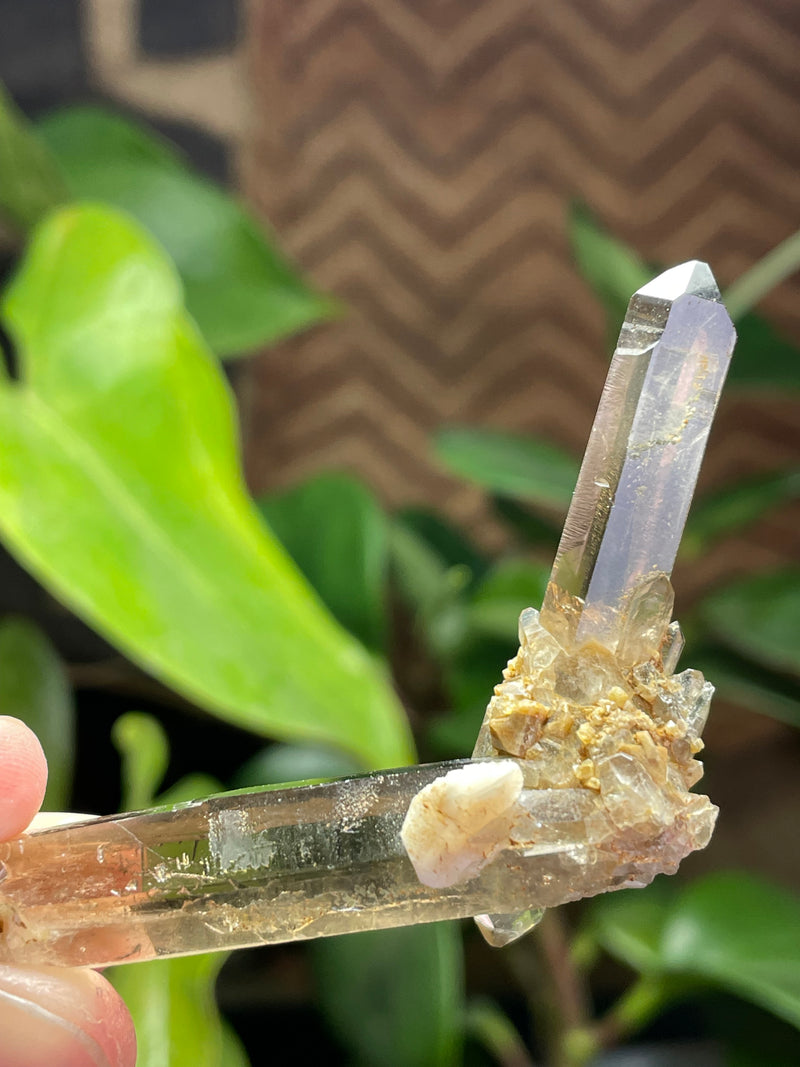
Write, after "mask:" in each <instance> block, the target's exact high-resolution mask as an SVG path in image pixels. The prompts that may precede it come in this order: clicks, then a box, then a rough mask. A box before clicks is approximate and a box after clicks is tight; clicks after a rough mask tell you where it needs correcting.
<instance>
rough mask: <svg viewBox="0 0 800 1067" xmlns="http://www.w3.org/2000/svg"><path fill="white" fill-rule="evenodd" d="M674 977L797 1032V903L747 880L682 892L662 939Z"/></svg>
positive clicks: (726, 877)
mask: <svg viewBox="0 0 800 1067" xmlns="http://www.w3.org/2000/svg"><path fill="white" fill-rule="evenodd" d="M663 953H664V963H665V966H666V967H668V968H669V969H670V970H672V971H676V972H677V971H684V972H686V973H688V974H693V975H697V976H698V977H702V978H706V979H710V980H713V981H714V982H716V983H717V984H718V985H720V986H722V987H724V988H726V989H729V990H730V991H731V992H734V993H738V994H739V996H742V997H745V998H746V999H748V1000H752V1001H754V1003H756V1004H760V1005H761V1006H762V1007H764V1008H767V1009H768V1010H769V1011H772V1012H774V1013H775V1014H776V1015H779V1016H781V1017H782V1018H784V1019H787V1020H788V1021H789V1022H791V1023H793V1024H794V1025H795V1026H798V1027H800V899H798V898H797V897H796V896H794V895H793V894H791V893H788V892H786V891H785V890H782V889H779V888H778V887H777V886H774V885H770V884H769V883H768V882H764V881H761V880H760V879H756V878H753V877H751V876H749V875H745V874H719V875H714V876H712V877H709V878H705V879H703V880H702V881H700V882H697V883H695V884H694V885H692V886H690V887H689V888H688V889H687V890H685V891H684V892H683V893H682V894H681V897H680V899H679V901H678V904H677V905H676V907H675V908H674V910H673V911H672V913H671V916H670V920H669V923H668V925H667V927H666V929H665V931H664V939H663Z"/></svg>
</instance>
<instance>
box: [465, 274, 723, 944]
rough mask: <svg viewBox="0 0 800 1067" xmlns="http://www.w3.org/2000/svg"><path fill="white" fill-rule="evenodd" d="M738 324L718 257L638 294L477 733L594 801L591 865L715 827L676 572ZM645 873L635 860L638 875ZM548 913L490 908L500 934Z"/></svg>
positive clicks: (535, 778)
mask: <svg viewBox="0 0 800 1067" xmlns="http://www.w3.org/2000/svg"><path fill="white" fill-rule="evenodd" d="M735 336H736V335H735V331H734V329H733V325H732V323H731V320H730V318H729V316H728V314H727V312H726V310H725V307H724V306H723V304H722V303H721V299H720V293H719V289H718V288H717V285H716V282H715V281H714V277H713V275H712V273H711V271H710V270H709V268H708V266H707V265H706V264H705V263H698V262H691V263H684V264H683V265H682V266H679V267H675V268H673V269H672V270H668V271H666V272H665V273H664V274H661V275H660V276H659V277H658V278H656V279H655V280H654V281H652V282H650V283H649V284H648V285H645V286H644V287H643V288H642V289H640V290H639V291H638V292H637V293H635V294H634V295H633V297H632V299H631V302H630V304H629V306H628V312H627V315H626V316H625V321H624V323H623V326H622V332H621V333H620V338H619V343H618V344H617V348H616V351H615V353H614V358H613V360H612V363H611V367H610V370H609V374H608V378H607V380H606V384H605V388H604V390H603V394H602V397H601V400H600V405H599V408H598V411H597V415H596V417H595V421H594V425H593V427H592V432H591V436H590V438H589V443H588V446H587V448H586V454H585V456H584V459H583V464H582V466H581V470H580V474H579V476H578V483H577V486H576V489H575V493H574V496H573V498H572V503H571V506H570V509H569V513H568V515H567V519H566V523H565V525H564V532H563V534H562V537H561V543H560V545H559V548H558V552H557V555H556V559H555V563H554V565H553V570H552V574H551V576H550V582H549V585H548V588H547V592H546V595H545V599H544V604H543V605H542V610H541V612H537V611H535V610H533V609H531V608H529V609H528V610H526V611H524V612H523V613H522V616H521V619H520V635H519V636H520V651H519V653H518V655H517V656H516V657H515V659H513V660H512V661H511V662H510V663H509V665H508V667H507V669H506V671H505V672H504V680H503V682H502V683H501V684H500V685H499V686H497V687H496V689H495V695H494V697H493V699H492V701H491V703H490V704H489V707H488V710H487V713H486V718H485V720H484V724H483V727H482V729H481V732H480V735H479V738H478V743H477V745H476V748H475V755H476V756H495V757H496V756H513V757H516V758H517V759H522V760H525V761H526V765H527V779H526V781H527V783H528V784H529V785H530V786H532V787H533V788H534V789H535V790H537V791H541V792H540V793H539V794H538V796H539V798H541V797H542V796H545V795H547V794H549V793H552V795H553V798H554V800H558V801H559V802H562V803H567V802H568V803H569V804H571V805H572V807H573V809H574V810H575V811H576V812H577V811H579V810H580V811H581V812H583V806H586V814H585V815H584V817H583V819H582V822H580V823H579V825H581V827H582V832H581V833H580V834H577V835H576V836H575V837H574V838H573V839H572V840H570V839H569V838H566V837H565V838H564V839H563V844H564V847H565V849H566V851H567V852H568V853H570V854H572V855H576V856H578V855H580V854H581V852H582V851H583V854H584V856H585V865H587V866H593V865H595V864H596V863H597V849H598V848H613V844H612V842H613V840H614V838H615V836H618V837H619V839H620V840H622V839H624V840H626V841H627V842H630V841H631V840H632V835H633V836H634V837H638V839H639V840H640V843H641V847H642V849H647V848H650V849H662V850H663V856H664V862H665V864H666V865H667V866H669V865H671V864H673V863H674V862H675V861H676V859H679V858H680V856H681V855H682V854H685V853H686V852H688V851H691V850H692V849H694V848H699V847H703V846H704V845H705V844H706V843H707V841H708V838H709V836H710V833H711V829H712V828H713V825H714V818H715V814H716V809H715V808H714V807H713V805H711V803H710V802H709V801H708V799H707V798H706V797H702V796H698V795H695V794H692V793H689V792H688V790H689V788H690V787H691V786H692V785H693V784H694V782H696V781H697V779H698V778H699V777H700V774H701V773H702V772H701V767H700V765H699V764H698V763H697V762H696V761H695V760H694V758H693V757H694V755H695V754H696V753H697V752H699V751H700V749H701V747H702V742H701V741H700V733H701V731H702V728H703V725H704V724H705V719H706V716H707V714H708V707H709V702H710V699H711V694H712V693H713V687H712V686H711V685H709V684H708V683H707V682H705V680H704V678H703V676H702V675H701V674H700V673H699V671H692V670H689V671H684V672H683V674H680V675H677V676H675V675H674V673H673V672H674V669H675V666H676V664H677V661H678V657H679V655H680V651H681V647H682V645H683V638H682V636H681V633H680V628H679V627H678V625H677V623H673V622H671V618H672V606H673V592H672V586H671V584H670V574H671V571H672V566H673V564H674V562H675V556H676V554H677V551H678V545H679V543H680V539H681V535H682V533H683V527H684V524H685V522H686V515H687V512H688V510H689V504H690V503H691V499H692V495H693V493H694V489H695V483H696V480H697V474H698V471H699V468H700V462H701V459H702V457H703V452H704V450H705V446H706V440H707V438H708V433H709V430H710V427H711V422H712V420H713V417H714V413H715V411H716V408H717V403H718V401H719V396H720V391H721V389H722V385H723V382H724V380H725V375H726V372H727V369H728V363H729V360H730V356H731V352H732V350H733V345H734V341H735ZM540 802H541V800H538V801H537V803H540ZM552 820H553V815H552V812H550V813H549V814H548V816H547V817H546V818H545V817H543V818H542V820H541V823H540V827H541V829H540V833H541V834H549V833H552V831H553V826H554V823H553V821H552ZM533 837H534V839H536V837H537V835H536V833H535V832H534V833H533ZM637 879H638V876H637V875H636V872H635V871H634V870H633V869H632V870H631V872H630V878H629V879H628V880H627V883H628V884H634V883H637ZM622 881H623V882H625V881H626V880H625V879H623V880H622ZM540 915H541V912H540V911H535V910H530V911H528V912H524V913H520V914H513V913H512V914H502V915H485V916H481V917H479V918H478V919H477V920H476V921H477V922H478V926H479V927H480V929H481V930H482V932H483V933H484V935H485V936H486V937H487V939H488V940H490V941H491V942H492V943H493V944H496V943H498V942H502V943H506V942H508V941H509V940H513V939H514V938H515V937H517V936H520V935H521V934H522V933H524V932H525V931H526V930H528V929H530V928H531V927H532V926H533V925H535V923H536V922H537V921H538V917H540Z"/></svg>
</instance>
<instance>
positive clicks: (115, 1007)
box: [0, 966, 136, 1067]
mask: <svg viewBox="0 0 800 1067" xmlns="http://www.w3.org/2000/svg"><path fill="white" fill-rule="evenodd" d="M0 1031H1V1032H2V1035H3V1037H2V1041H0V1067H51V1065H53V1064H58V1065H59V1067H135V1063H136V1035H135V1033H134V1029H133V1020H132V1019H131V1017H130V1013H129V1012H128V1010H127V1008H126V1007H125V1004H124V1003H123V1001H122V998H121V997H120V995H119V994H118V993H117V991H116V990H115V989H114V987H113V986H112V985H111V984H110V982H108V980H107V979H105V978H103V976H102V975H99V974H97V973H95V972H94V971H87V970H76V971H69V970H64V969H62V968H57V967H45V968H42V969H41V970H27V969H26V968H15V967H4V966H0Z"/></svg>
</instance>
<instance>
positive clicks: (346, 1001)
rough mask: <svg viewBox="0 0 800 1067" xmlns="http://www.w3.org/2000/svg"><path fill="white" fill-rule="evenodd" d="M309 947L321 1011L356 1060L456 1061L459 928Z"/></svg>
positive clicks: (388, 933)
mask: <svg viewBox="0 0 800 1067" xmlns="http://www.w3.org/2000/svg"><path fill="white" fill-rule="evenodd" d="M312 950H313V954H312V958H313V960H314V964H315V970H316V973H317V977H318V981H319V995H320V1003H321V1005H322V1009H323V1011H324V1013H325V1014H326V1015H327V1017H328V1019H329V1021H330V1023H331V1025H332V1027H333V1028H334V1030H335V1031H336V1032H337V1033H338V1035H339V1037H340V1039H341V1041H342V1043H343V1044H344V1045H346V1046H347V1048H348V1050H349V1051H350V1052H351V1054H352V1055H353V1057H354V1058H355V1060H356V1062H358V1063H360V1064H364V1065H368V1067H452V1065H454V1064H455V1063H456V1062H457V1061H458V1058H459V1049H460V1040H461V1026H462V1017H463V973H462V972H463V963H462V949H461V936H460V931H459V928H458V925H457V924H456V923H436V924H433V925H430V926H409V927H404V928H399V929H395V930H376V931H370V932H368V933H362V934H351V935H349V936H347V937H334V938H326V939H323V940H322V941H318V942H316V943H314V944H313V945H312Z"/></svg>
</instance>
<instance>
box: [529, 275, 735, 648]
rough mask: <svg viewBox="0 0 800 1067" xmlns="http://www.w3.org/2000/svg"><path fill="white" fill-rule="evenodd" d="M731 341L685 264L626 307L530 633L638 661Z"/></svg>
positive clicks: (663, 590)
mask: <svg viewBox="0 0 800 1067" xmlns="http://www.w3.org/2000/svg"><path fill="white" fill-rule="evenodd" d="M735 339H736V334H735V331H734V328H733V324H732V323H731V320H730V318H729V316H728V313H727V311H726V310H725V307H724V306H723V304H722V303H721V298H720V293H719V289H718V288H717V284H716V282H715V281H714V276H713V275H712V273H711V270H710V269H709V267H708V266H707V265H706V264H705V263H699V262H697V261H692V262H689V263H684V264H682V265H681V266H679V267H674V268H672V269H671V270H668V271H665V272H664V273H663V274H661V275H659V277H657V278H655V279H654V280H653V281H652V282H649V283H648V284H647V285H645V286H644V287H643V288H641V289H640V290H639V291H638V292H637V293H635V294H634V295H633V297H632V298H631V301H630V304H629V306H628V312H627V315H626V317H625V321H624V323H623V326H622V332H621V333H620V338H619V343H618V345H617V348H616V351H615V353H614V358H613V361H612V363H611V368H610V370H609V374H608V378H607V380H606V385H605V388H604V390H603V395H602V397H601V400H600V405H599V408H598V411H597V415H596V417H595V421H594V425H593V427H592V432H591V436H590V438H589V444H588V446H587V448H586V454H585V456H584V460H583V465H582V467H581V471H580V475H579V477H578V483H577V486H576V489H575V493H574V495H573V498H572V504H571V506H570V509H569V514H568V515H567V520H566V523H565V525H564V532H563V534H562V537H561V543H560V545H559V548H558V553H557V555H556V560H555V563H554V565H553V571H552V574H551V576H550V585H549V587H548V592H547V595H546V597H545V602H544V604H543V607H542V613H541V621H542V624H543V625H544V626H545V627H546V628H547V629H549V630H550V631H551V632H552V633H554V634H555V635H556V636H558V637H559V638H560V639H562V640H566V641H567V642H568V644H569V645H576V646H578V647H579V646H580V645H583V644H585V643H586V642H588V641H595V642H597V643H598V644H601V645H604V646H605V647H606V648H608V649H609V650H610V651H612V652H615V653H617V654H618V655H619V656H620V658H623V659H625V660H627V661H628V662H629V663H635V662H638V661H642V660H644V659H647V658H648V657H649V655H650V654H652V652H654V651H655V650H656V649H657V648H658V645H659V643H660V642H661V640H662V639H663V637H664V632H665V629H666V627H667V625H668V623H669V620H670V616H671V613H672V603H671V590H670V587H669V576H670V573H671V571H672V567H673V564H674V562H675V556H676V554H677V551H678V545H679V543H680V539H681V535H682V533H683V527H684V524H685V522H686V515H687V512H688V510H689V504H690V502H691V499H692V495H693V493H694V488H695V483H696V481H697V474H698V471H699V468H700V462H701V460H702V457H703V452H704V451H705V446H706V440H707V438H708V432H709V429H710V427H711V421H712V419H713V417H714V413H715V411H716V408H717V403H718V401H719V396H720V391H721V389H722V385H723V382H724V380H725V375H726V373H727V369H728V363H729V361H730V356H731V352H732V350H733V345H734V341H735Z"/></svg>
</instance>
